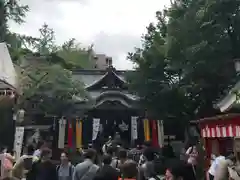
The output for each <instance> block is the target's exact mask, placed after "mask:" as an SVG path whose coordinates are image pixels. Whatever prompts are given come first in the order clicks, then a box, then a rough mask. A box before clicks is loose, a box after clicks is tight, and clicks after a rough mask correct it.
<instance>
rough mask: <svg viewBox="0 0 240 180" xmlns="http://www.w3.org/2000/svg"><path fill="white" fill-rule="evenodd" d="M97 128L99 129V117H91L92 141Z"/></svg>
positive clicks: (95, 136) (97, 130)
mask: <svg viewBox="0 0 240 180" xmlns="http://www.w3.org/2000/svg"><path fill="white" fill-rule="evenodd" d="M99 130H100V119H99V118H93V131H92V140H93V141H94V140H95V139H96V138H97V135H98V132H99Z"/></svg>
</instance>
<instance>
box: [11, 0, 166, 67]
mask: <svg viewBox="0 0 240 180" xmlns="http://www.w3.org/2000/svg"><path fill="white" fill-rule="evenodd" d="M20 2H21V3H22V4H28V5H29V7H30V12H29V13H28V14H27V18H26V23H25V24H24V25H21V26H18V25H16V24H11V28H12V30H14V31H15V32H18V33H23V34H27V35H32V36H38V35H39V34H38V29H39V28H40V27H41V25H42V24H44V23H47V24H48V25H49V26H50V27H51V28H53V29H54V30H55V32H56V41H57V43H59V44H61V43H63V42H64V41H66V40H68V39H70V38H76V39H77V40H78V41H79V42H80V43H82V44H83V45H84V46H87V45H89V44H92V43H93V44H94V48H95V50H96V52H97V53H105V54H107V55H108V56H112V57H113V63H114V66H115V67H116V68H117V69H131V68H132V64H131V62H129V61H127V60H126V55H127V53H128V52H130V51H133V49H134V47H139V46H140V45H141V42H140V41H141V35H142V34H143V33H144V32H146V26H147V25H148V24H149V23H150V22H154V21H155V12H156V11H158V10H161V9H163V8H164V6H167V5H168V4H169V0H20Z"/></svg>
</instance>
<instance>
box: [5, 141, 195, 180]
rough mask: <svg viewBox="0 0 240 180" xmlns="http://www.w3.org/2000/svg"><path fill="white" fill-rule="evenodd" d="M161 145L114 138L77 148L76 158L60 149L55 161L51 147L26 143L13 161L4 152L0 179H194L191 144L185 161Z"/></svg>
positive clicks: (10, 156) (193, 160)
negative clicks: (124, 144)
mask: <svg viewBox="0 0 240 180" xmlns="http://www.w3.org/2000/svg"><path fill="white" fill-rule="evenodd" d="M170 151H172V150H171V148H169V147H165V148H164V149H162V151H161V153H160V150H159V149H156V148H153V147H152V146H151V142H145V143H144V144H143V145H142V146H140V145H137V146H136V147H133V148H130V149H126V148H123V147H122V146H121V144H117V143H114V142H107V143H105V144H104V145H103V147H102V150H101V152H99V150H96V149H94V148H92V147H88V148H85V149H83V150H80V151H79V154H80V158H79V159H78V160H75V162H74V160H73V159H72V156H70V155H69V152H67V151H66V150H65V151H62V152H61V155H60V157H59V159H60V161H59V163H58V162H56V161H52V159H51V157H52V150H51V148H49V147H47V146H46V145H44V144H42V145H41V146H40V147H39V148H38V149H35V148H34V146H33V145H31V144H30V145H28V146H27V148H26V150H25V152H24V154H23V155H22V156H21V157H20V158H19V159H17V161H16V162H15V161H14V156H13V155H10V154H9V153H7V152H4V153H5V154H4V156H5V159H7V160H8V162H6V163H5V162H4V163H3V165H4V171H3V174H2V179H5V180H10V179H16V180H22V179H26V180H124V179H125V180H162V179H165V180H177V179H179V180H195V179H196V177H195V176H196V174H195V171H194V166H193V163H195V162H196V159H194V158H196V154H195V155H194V156H193V155H192V154H194V153H193V152H195V150H194V148H193V149H192V150H189V152H187V153H186V155H187V156H188V157H189V158H188V160H187V161H180V160H179V158H176V157H174V156H172V154H173V153H169V152H170Z"/></svg>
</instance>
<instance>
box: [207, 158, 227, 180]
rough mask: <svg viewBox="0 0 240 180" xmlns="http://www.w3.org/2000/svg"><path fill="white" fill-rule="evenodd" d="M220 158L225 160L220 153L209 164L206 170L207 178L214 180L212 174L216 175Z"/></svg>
mask: <svg viewBox="0 0 240 180" xmlns="http://www.w3.org/2000/svg"><path fill="white" fill-rule="evenodd" d="M222 160H225V157H224V156H222V155H219V156H217V157H216V158H215V159H214V160H213V162H212V165H211V166H210V168H209V170H208V174H209V180H214V176H215V175H216V172H217V169H218V166H219V164H220V162H221V161H222Z"/></svg>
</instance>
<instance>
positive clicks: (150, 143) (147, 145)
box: [142, 141, 152, 149]
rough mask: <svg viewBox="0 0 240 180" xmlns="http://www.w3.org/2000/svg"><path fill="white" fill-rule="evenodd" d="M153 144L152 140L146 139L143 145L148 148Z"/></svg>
mask: <svg viewBox="0 0 240 180" xmlns="http://www.w3.org/2000/svg"><path fill="white" fill-rule="evenodd" d="M151 145H152V142H151V141H145V142H144V143H143V145H142V147H143V149H146V148H148V147H151Z"/></svg>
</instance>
